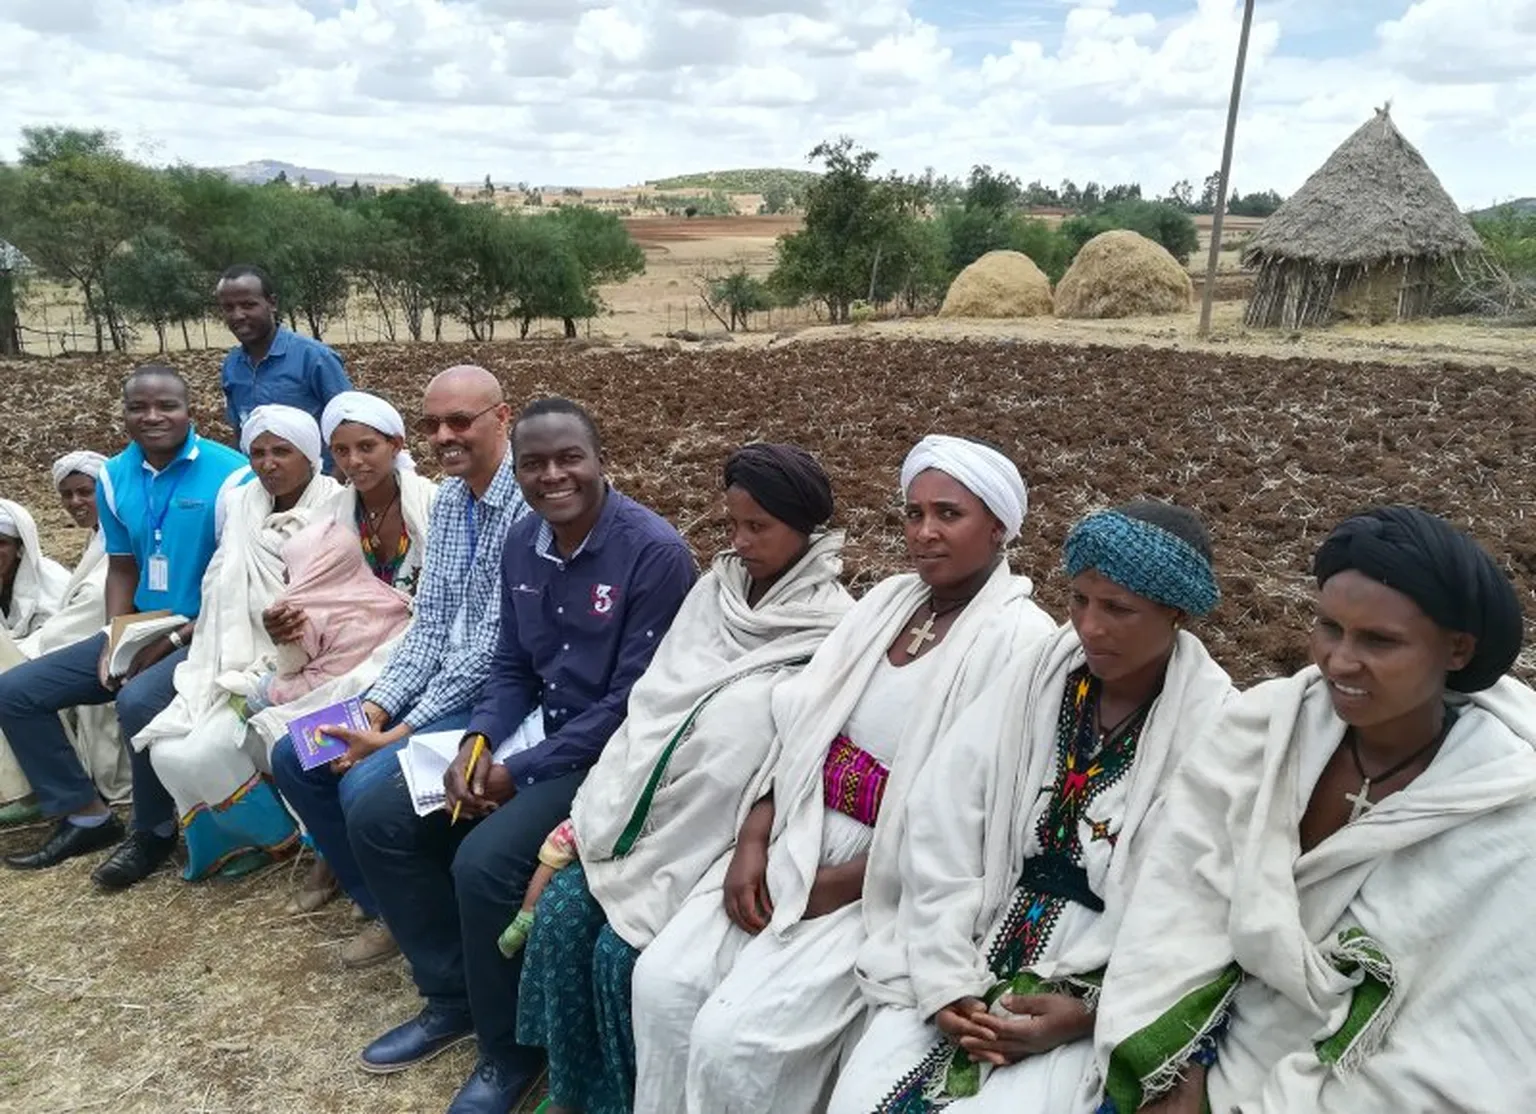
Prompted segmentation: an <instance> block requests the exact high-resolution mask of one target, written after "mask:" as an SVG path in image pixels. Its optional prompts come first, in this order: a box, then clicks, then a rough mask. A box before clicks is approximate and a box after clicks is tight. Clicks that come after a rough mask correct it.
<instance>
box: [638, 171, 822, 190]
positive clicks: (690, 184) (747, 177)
mask: <svg viewBox="0 0 1536 1114" xmlns="http://www.w3.org/2000/svg"><path fill="white" fill-rule="evenodd" d="M818 177H820V175H818V174H816V173H814V172H813V171H810V170H785V169H783V168H779V167H759V168H757V169H747V170H708V171H705V172H703V173H701V174H679V175H678V176H677V177H675V178H657V179H654V180H652V181H649V182H646V183H645V184H646V185H647V186H648V187H650V188H651V189H653V190H721V191H723V192H725V193H762V192H763V191H764V190H765V189H767V188H768V187H769V186H770V185H774V184H780V185H784V186H787V187H788V188H789V189H791V190H798V189H801V188H803V187H804V186H805V185H806V184H807V183H809V182H814V181H815V180H816V179H817V178H818Z"/></svg>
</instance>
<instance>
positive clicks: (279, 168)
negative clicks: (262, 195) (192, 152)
mask: <svg viewBox="0 0 1536 1114" xmlns="http://www.w3.org/2000/svg"><path fill="white" fill-rule="evenodd" d="M216 169H218V170H219V171H221V172H223V173H225V174H228V175H229V176H230V177H231V178H233V179H234V180H235V181H237V182H249V183H251V184H252V185H258V186H259V185H262V184H264V183H266V182H270V181H272V179H274V178H276V177H277V176H278V175H280V174H282V175H286V176H287V178H288V181H290V182H292V183H294V184H295V185H297V184H298V182H299V180H300V179H301V178H302V179H303V180H304V181H306V182H308V183H309V184H310V185H312V186H328V185H330V184H331V183H333V182H335V183H339V184H340V185H343V186H350V185H351V184H352V183H353V182H354V181H355V182H358V183H359V184H361V185H364V186H403V185H405V184H406V183H407V181H408V179H406V178H401V177H399V176H398V175H395V174H351V173H339V172H337V171H334V170H319V169H316V168H315V167H312V166H295V165H294V164H293V163H291V162H279V161H278V160H277V159H258V160H256V161H255V162H244V163H241V164H240V165H239V166H220V167H217V168H216Z"/></svg>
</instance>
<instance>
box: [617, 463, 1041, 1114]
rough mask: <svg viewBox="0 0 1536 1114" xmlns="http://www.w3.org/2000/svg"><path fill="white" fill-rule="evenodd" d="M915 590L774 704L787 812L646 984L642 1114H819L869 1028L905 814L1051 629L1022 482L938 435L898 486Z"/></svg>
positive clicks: (713, 892) (758, 818)
mask: <svg viewBox="0 0 1536 1114" xmlns="http://www.w3.org/2000/svg"><path fill="white" fill-rule="evenodd" d="M901 480H902V492H903V497H904V500H905V516H906V540H907V549H908V553H909V555H910V557H911V558H912V560H913V563H914V564H915V565H916V567H917V573H916V575H913V574H910V573H909V574H904V575H899V576H894V577H891V578H889V579H888V580H885V581H883V582H882V583H880V584H878V585H876V586H875V587H874V588H873V589H871V590H870V592H869V594H868V595H866V596H865V597H864V598H863V599H862V600H860V601H859V602H858V603H857V604H856V605H855V606H854V608H853V610H852V611H850V612H849V613H848V615H847V616H846V617H845V618H844V620H843V621H842V623H840V624H839V625H838V627H837V629H836V630H835V631H833V632H832V635H831V637H830V638H828V639H827V640H826V642H824V643H823V644H822V646H821V649H820V650H818V651H817V652H816V656H815V657H814V658H812V660H811V663H810V664H809V665H808V666H807V667H806V669H805V671H804V672H803V673H801V674H800V676H798V677H796V678H795V679H794V680H793V681H791V682H789V683H788V684H786V685H783V686H782V687H781V688H780V689H779V691H778V692H776V693H775V694H774V701H773V709H772V711H773V719H774V729H775V733H776V735H777V738H778V743H779V745H780V747H781V753H780V757H779V759H778V762H777V763H776V766H775V770H774V774H773V780H772V795H771V796H770V797H766V798H764V799H763V800H761V801H759V802H758V803H757V804H756V805H755V806H754V807H753V809H752V811H751V813H749V815H748V817H747V820H746V822H745V823H744V825H743V827H742V830H741V832H740V834H739V836H738V839H737V845H736V851H735V853H734V854H733V856H732V861H731V864H730V868H729V870H728V871H727V875H726V881H725V892H724V905H725V908H721V895H720V893H719V892H718V888H717V887H715V888H704V889H703V890H702V892H700V893H698V894H696V895H695V896H694V897H692V898H690V900H689V901H688V902H687V903H686V904H685V905H684V906H683V908H682V909H681V910H680V911H679V912H678V914H677V915H676V916H675V917H674V918H673V919H672V921H671V923H670V924H668V926H667V927H666V928H665V929H664V930H663V931H662V933H661V934H660V935H659V936H658V937H657V938H656V940H655V941H654V942H653V943H652V945H651V946H650V947H649V948H647V949H646V951H645V952H644V953H643V954H642V956H641V959H640V962H639V964H638V965H637V966H636V969H635V980H634V995H635V1002H634V1006H635V1026H634V1027H635V1037H636V1054H637V1061H638V1063H637V1067H638V1078H637V1081H636V1094H635V1110H636V1111H637V1114H656V1112H660V1111H672V1110H676V1109H678V1108H679V1106H680V1105H681V1098H682V1096H683V1094H684V1087H685V1082H686V1095H687V1107H688V1109H689V1110H690V1111H692V1112H694V1114H704V1112H706V1111H707V1112H709V1114H722V1112H743V1114H745V1112H748V1111H750V1112H752V1114H765V1112H775V1111H782V1112H784V1114H805V1112H806V1111H809V1110H812V1109H814V1108H815V1107H816V1106H817V1105H818V1104H819V1103H820V1102H821V1101H822V1099H824V1097H825V1093H826V1091H827V1089H828V1084H829V1082H830V1079H831V1074H832V1072H833V1070H834V1068H835V1065H836V1063H837V1059H838V1056H839V1054H840V1052H841V1051H842V1049H843V1045H844V1043H845V1041H846V1038H847V1037H848V1035H849V1032H850V1030H851V1028H852V1026H853V1024H854V1023H855V1021H856V1020H857V1018H858V1016H859V1014H860V1011H861V1002H860V994H859V988H858V983H857V981H856V980H855V977H854V971H853V964H854V959H855V957H856V956H857V954H858V951H859V948H860V946H861V944H862V943H863V941H864V939H865V936H866V932H867V931H869V930H873V929H875V928H878V926H879V925H880V924H881V923H882V922H883V921H884V920H885V919H887V918H889V917H891V916H893V915H894V914H895V912H896V904H897V897H898V892H899V881H898V877H897V863H898V855H899V850H900V847H901V845H902V842H903V836H904V832H905V813H904V808H903V804H904V801H905V799H906V796H907V793H908V790H909V789H910V787H911V786H912V785H913V784H915V783H916V782H917V781H918V780H919V778H920V776H922V771H923V769H924V766H925V763H926V761H927V759H928V756H929V754H930V753H931V752H932V751H933V749H934V746H935V744H936V743H937V741H938V740H939V738H940V737H941V735H942V734H943V732H944V731H945V729H946V728H947V727H948V725H949V724H950V722H951V721H952V720H953V718H954V717H955V715H956V714H957V713H958V712H959V710H960V709H961V708H962V707H963V706H964V705H965V704H966V703H968V702H969V701H970V700H971V699H973V698H974V697H975V696H976V695H977V694H978V693H979V692H980V691H981V690H982V689H983V688H984V687H985V686H986V685H987V684H988V683H989V682H991V681H994V680H995V679H996V678H997V676H998V672H999V670H1000V669H1001V668H1002V665H1003V663H1004V662H1005V661H1006V660H1007V659H1008V658H1009V657H1010V656H1011V655H1012V654H1013V653H1015V652H1017V651H1018V650H1019V649H1021V648H1022V647H1023V646H1025V645H1028V644H1029V643H1031V642H1034V641H1036V640H1037V639H1039V638H1041V637H1043V636H1044V635H1046V634H1047V633H1049V632H1050V630H1051V629H1052V627H1053V626H1054V624H1053V623H1052V622H1051V620H1050V619H1049V617H1047V616H1046V614H1045V613H1044V612H1043V611H1041V610H1040V609H1039V608H1038V607H1037V606H1035V604H1034V602H1033V601H1032V600H1031V598H1030V592H1031V585H1030V582H1029V580H1028V579H1027V578H1025V577H1021V576H1014V575H1012V574H1011V573H1010V572H1009V570H1008V566H1007V562H1006V561H1005V559H1004V557H1003V547H1004V545H1005V544H1006V543H1007V542H1008V541H1010V540H1012V539H1013V538H1015V537H1017V536H1018V532H1019V527H1020V525H1021V524H1022V522H1023V519H1024V512H1025V507H1026V495H1025V488H1024V481H1023V478H1022V477H1021V476H1020V475H1019V472H1018V469H1017V468H1016V467H1015V466H1014V465H1013V464H1012V462H1010V461H1009V460H1008V459H1007V457H1005V456H1003V454H1002V453H1000V452H998V451H996V450H995V449H992V448H989V447H987V446H985V445H983V444H980V443H978V442H975V441H970V440H967V439H964V438H958V437H942V436H931V437H926V438H924V439H923V440H922V441H921V442H919V444H918V445H917V446H916V447H915V448H914V449H913V450H912V452H911V453H909V454H908V455H907V459H906V461H905V463H904V464H903V466H902V471H901Z"/></svg>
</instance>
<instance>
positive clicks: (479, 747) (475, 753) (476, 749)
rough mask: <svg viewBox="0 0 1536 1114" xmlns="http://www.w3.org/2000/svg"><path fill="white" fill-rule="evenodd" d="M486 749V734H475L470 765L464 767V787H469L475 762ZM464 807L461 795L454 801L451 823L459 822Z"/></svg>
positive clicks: (470, 754)
mask: <svg viewBox="0 0 1536 1114" xmlns="http://www.w3.org/2000/svg"><path fill="white" fill-rule="evenodd" d="M484 751H485V736H484V735H476V736H475V745H474V746H472V747H470V749H469V765H467V766H465V767H464V788H465V789H468V788H469V781H470V779H471V778H472V777H474V776H475V763H476V762H479V761H480V755H481V754H482V753H484ZM463 807H464V798H463V797H460V798H459V799H458V800H457V801H455V802H454V803H453V819H451V820H449V821H448V822H449V823H450V824H457V823H458V822H459V809H461V808H463Z"/></svg>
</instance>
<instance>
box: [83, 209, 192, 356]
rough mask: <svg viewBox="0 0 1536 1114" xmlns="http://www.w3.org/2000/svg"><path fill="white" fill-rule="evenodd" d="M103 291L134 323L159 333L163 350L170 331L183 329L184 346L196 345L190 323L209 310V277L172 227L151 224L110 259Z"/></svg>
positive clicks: (156, 334) (156, 333)
mask: <svg viewBox="0 0 1536 1114" xmlns="http://www.w3.org/2000/svg"><path fill="white" fill-rule="evenodd" d="M102 289H103V290H104V291H105V292H106V294H107V297H108V298H109V299H110V300H111V301H112V304H113V305H115V306H116V307H117V308H118V309H119V310H120V311H121V312H122V314H123V316H124V317H126V318H127V319H128V320H129V321H136V322H140V323H142V324H145V325H149V326H150V327H152V328H153V329H154V330H155V339H156V340H157V341H158V342H159V346H160V351H161V352H164V351H165V331H166V329H167V328H168V327H170V326H172V325H180V326H181V330H182V331H181V339H182V343H183V344H185V345H186V346H187V347H188V348H191V347H192V339H191V337H190V336H188V335H187V322H188V321H193V320H196V319H197V318H199V317H201V316H203V314H204V313H205V312H206V311H207V309H208V303H209V289H208V286H207V282H206V276H205V275H204V273H203V270H202V268H200V267H199V266H198V265H197V264H196V262H194V261H193V259H192V257H191V256H190V255H189V254H187V251H186V249H185V248H183V247H182V246H181V242H180V241H179V240H177V238H176V237H175V236H174V235H173V234H172V233H171V232H170V231H169V230H167V229H165V228H161V227H159V226H151V227H149V228H146V229H145V230H144V231H142V232H140V233H139V234H138V235H137V236H135V237H134V238H133V239H132V240H129V241H128V243H127V244H126V245H125V246H124V247H123V249H122V250H121V251H119V252H118V253H117V254H116V255H114V256H113V257H112V258H111V260H110V261H108V263H107V266H106V269H105V270H104V271H103V273H102Z"/></svg>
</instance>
